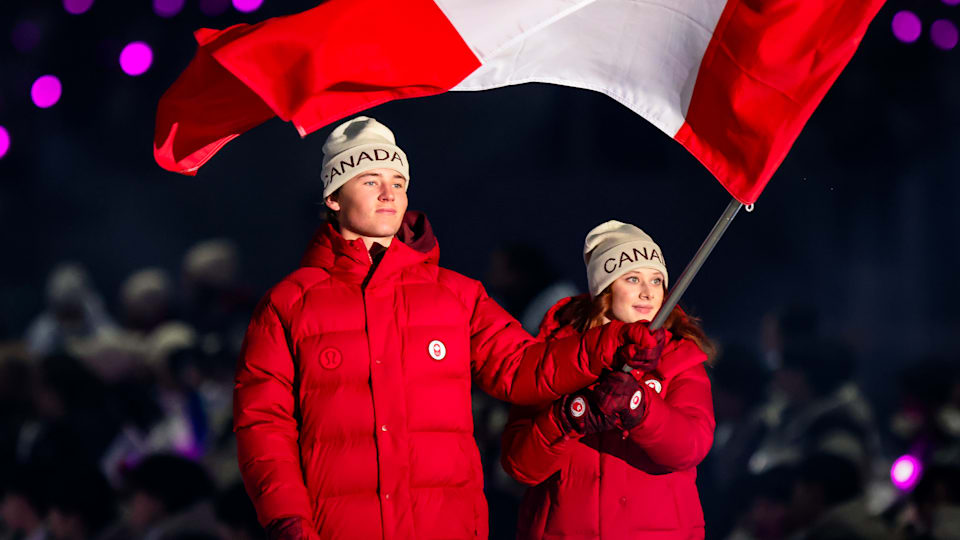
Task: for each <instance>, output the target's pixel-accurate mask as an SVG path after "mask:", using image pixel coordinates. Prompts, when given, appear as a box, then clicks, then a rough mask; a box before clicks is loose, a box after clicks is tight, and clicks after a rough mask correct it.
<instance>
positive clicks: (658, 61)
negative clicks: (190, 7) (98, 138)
mask: <svg viewBox="0 0 960 540" xmlns="http://www.w3.org/2000/svg"><path fill="white" fill-rule="evenodd" d="M882 5H883V0H842V1H840V0H328V1H327V2H323V3H321V4H320V5H318V6H317V7H315V8H312V9H310V10H307V11H305V12H302V13H298V14H294V15H289V16H284V17H276V18H272V19H268V20H266V21H263V22H261V23H258V24H254V25H246V24H240V25H236V26H232V27H230V28H227V29H225V30H220V31H217V30H209V29H201V30H198V31H197V32H196V33H195V36H196V39H197V41H198V43H199V48H198V51H197V54H196V56H195V57H194V59H193V61H192V62H191V63H190V64H189V66H188V67H187V68H186V70H185V71H184V72H183V74H181V76H180V77H179V78H178V79H177V81H176V82H175V83H174V84H173V85H172V86H171V87H170V89H169V90H168V91H167V92H166V93H165V94H164V96H163V97H162V98H161V100H160V104H159V107H158V111H157V126H156V132H155V137H154V156H155V158H156V160H157V163H159V164H160V166H162V167H163V168H165V169H168V170H171V171H175V172H179V173H184V174H191V175H192V174H196V171H197V169H199V168H200V166H202V165H203V164H204V163H205V162H206V161H207V160H208V159H210V157H212V156H213V154H214V153H216V152H217V151H218V150H219V149H220V148H222V147H223V145H224V144H226V143H227V142H229V141H230V140H231V139H233V138H234V137H236V136H238V135H240V134H241V133H243V132H245V131H247V130H248V129H250V128H252V127H254V126H256V125H258V124H260V123H262V122H264V121H266V120H268V119H270V118H272V117H274V116H279V117H280V118H282V119H283V120H286V121H290V122H292V123H293V124H294V126H296V128H297V130H298V131H299V132H300V134H301V135H302V136H306V135H307V134H309V133H311V132H313V131H315V130H317V129H319V128H321V127H323V126H325V125H327V124H329V123H331V122H334V121H336V120H339V119H341V118H344V117H346V116H349V115H351V114H354V113H357V112H360V111H362V110H364V109H368V108H370V107H373V106H375V105H378V104H381V103H384V102H387V101H391V100H395V99H402V98H411V97H421V96H428V95H433V94H438V93H441V92H446V91H449V90H485V89H491V88H497V87H501V86H507V85H513V84H522V83H528V82H540V83H552V84H560V85H566V86H573V87H577V88H584V89H589V90H595V91H598V92H603V93H604V94H607V95H608V96H610V97H612V98H613V99H616V100H617V101H619V102H620V103H622V104H623V105H625V106H626V107H628V108H630V109H631V110H633V111H634V112H636V113H637V114H639V115H641V116H643V117H644V118H645V119H647V120H648V121H649V122H651V123H652V124H654V125H655V126H656V127H658V128H659V129H660V130H662V131H663V132H664V133H666V134H667V135H669V136H670V137H672V138H673V139H675V140H676V141H677V142H679V143H680V144H682V145H683V146H684V147H686V148H687V149H688V150H689V151H690V152H691V153H692V154H693V155H694V156H695V157H696V158H697V159H699V160H700V162H701V163H703V164H704V165H705V166H706V167H707V168H708V169H709V170H710V171H711V172H712V173H713V174H714V176H716V177H717V179H718V180H719V181H720V182H721V183H722V184H723V185H724V187H726V189H727V190H728V191H729V192H730V193H731V194H732V195H733V196H734V197H735V198H737V199H738V200H740V201H741V202H743V203H746V204H749V203H752V202H754V201H755V200H756V199H757V197H758V196H759V195H760V192H761V191H762V190H763V188H764V187H765V186H766V184H767V182H768V181H769V179H770V177H771V175H773V173H774V171H776V169H777V167H778V166H779V165H780V163H781V162H782V161H783V159H784V157H785V156H786V154H787V152H788V151H789V149H790V147H791V145H792V144H793V142H794V141H795V140H796V138H797V136H798V135H799V134H800V131H801V129H802V128H803V126H804V124H805V123H806V121H807V120H808V119H809V117H810V115H811V114H812V113H813V111H814V109H815V108H816V106H817V105H818V104H819V103H820V101H821V99H822V98H823V96H824V94H826V92H827V90H828V89H829V88H830V86H831V85H832V84H833V82H834V80H836V78H837V76H838V75H839V74H840V72H841V71H842V70H843V68H844V67H845V66H846V65H847V63H848V62H849V60H850V58H851V57H852V56H853V54H854V52H855V51H856V49H857V46H858V45H859V44H860V40H861V39H862V37H863V35H864V33H865V32H866V29H867V26H868V25H869V23H870V21H871V20H872V19H873V17H874V16H875V15H876V13H877V11H878V10H879V9H880V7H881V6H882Z"/></svg>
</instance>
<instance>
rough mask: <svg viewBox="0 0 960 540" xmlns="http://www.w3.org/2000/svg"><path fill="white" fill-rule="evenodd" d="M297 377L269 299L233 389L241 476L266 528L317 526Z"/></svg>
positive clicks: (254, 323)
mask: <svg viewBox="0 0 960 540" xmlns="http://www.w3.org/2000/svg"><path fill="white" fill-rule="evenodd" d="M294 373H295V367H294V362H293V358H292V356H291V354H290V348H289V346H288V342H287V337H286V332H285V330H284V327H283V325H282V324H281V322H280V317H279V315H278V313H277V310H276V308H275V307H274V305H273V304H272V303H271V302H270V301H269V300H264V301H262V302H261V303H260V305H259V306H257V309H256V311H255V312H254V315H253V318H252V320H251V321H250V326H249V327H248V328H247V334H246V337H245V338H244V343H243V349H242V351H241V353H240V361H239V365H238V366H237V373H236V377H235V384H234V391H233V407H234V410H233V412H234V431H235V432H236V434H237V451H238V454H239V456H238V457H239V462H240V472H241V474H242V476H243V483H244V485H245V486H246V489H247V493H248V494H249V495H250V499H251V500H252V501H253V503H254V506H255V507H256V510H257V517H258V518H259V520H260V523H261V524H262V525H263V526H266V525H268V524H269V523H270V522H272V521H274V520H276V519H279V518H284V517H302V518H304V519H306V520H307V522H308V523H312V522H313V518H312V510H311V508H312V507H311V504H310V499H309V497H308V496H307V489H306V487H305V486H304V483H303V473H302V472H301V469H300V447H299V444H298V442H297V441H298V435H299V428H298V422H297V416H296V412H295V408H296V407H295V403H296V396H295V395H294Z"/></svg>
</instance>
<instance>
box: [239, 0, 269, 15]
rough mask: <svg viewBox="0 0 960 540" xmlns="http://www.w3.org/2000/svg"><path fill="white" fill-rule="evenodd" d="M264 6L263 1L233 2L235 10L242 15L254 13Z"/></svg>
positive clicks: (246, 0)
mask: <svg viewBox="0 0 960 540" xmlns="http://www.w3.org/2000/svg"><path fill="white" fill-rule="evenodd" d="M262 5H263V0H233V8H234V9H236V10H237V11H239V12H241V13H253V12H254V11H256V10H258V9H260V6H262Z"/></svg>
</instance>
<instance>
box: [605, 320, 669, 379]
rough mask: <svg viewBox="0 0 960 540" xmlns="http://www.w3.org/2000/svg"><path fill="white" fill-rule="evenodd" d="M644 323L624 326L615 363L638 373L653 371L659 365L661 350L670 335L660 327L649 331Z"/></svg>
mask: <svg viewBox="0 0 960 540" xmlns="http://www.w3.org/2000/svg"><path fill="white" fill-rule="evenodd" d="M647 324H648V323H646V322H635V323H630V324H627V325H624V327H623V330H622V331H621V332H622V334H623V337H624V339H623V345H622V346H621V347H620V348H619V349H617V354H616V361H617V362H620V363H622V364H626V365H628V366H630V367H631V368H633V369H639V370H640V371H653V370H655V369H657V366H658V365H660V356H661V355H662V354H663V348H664V346H665V345H666V344H667V341H669V340H670V333H669V332H667V331H666V330H664V329H663V328H662V327H661V328H657V329H656V330H650V328H649V327H648V326H647Z"/></svg>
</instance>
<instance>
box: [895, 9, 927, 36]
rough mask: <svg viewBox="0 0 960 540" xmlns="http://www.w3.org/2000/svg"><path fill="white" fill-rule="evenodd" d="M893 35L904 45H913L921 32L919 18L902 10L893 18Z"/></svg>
mask: <svg viewBox="0 0 960 540" xmlns="http://www.w3.org/2000/svg"><path fill="white" fill-rule="evenodd" d="M892 26H893V35H894V36H896V37H897V39H899V40H900V41H902V42H904V43H913V42H914V41H916V40H917V39H918V38H919V37H920V33H921V32H923V23H921V22H920V17H917V14H916V13H914V12H912V11H907V10H903V11H900V12H897V14H896V15H894V16H893V25H892Z"/></svg>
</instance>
